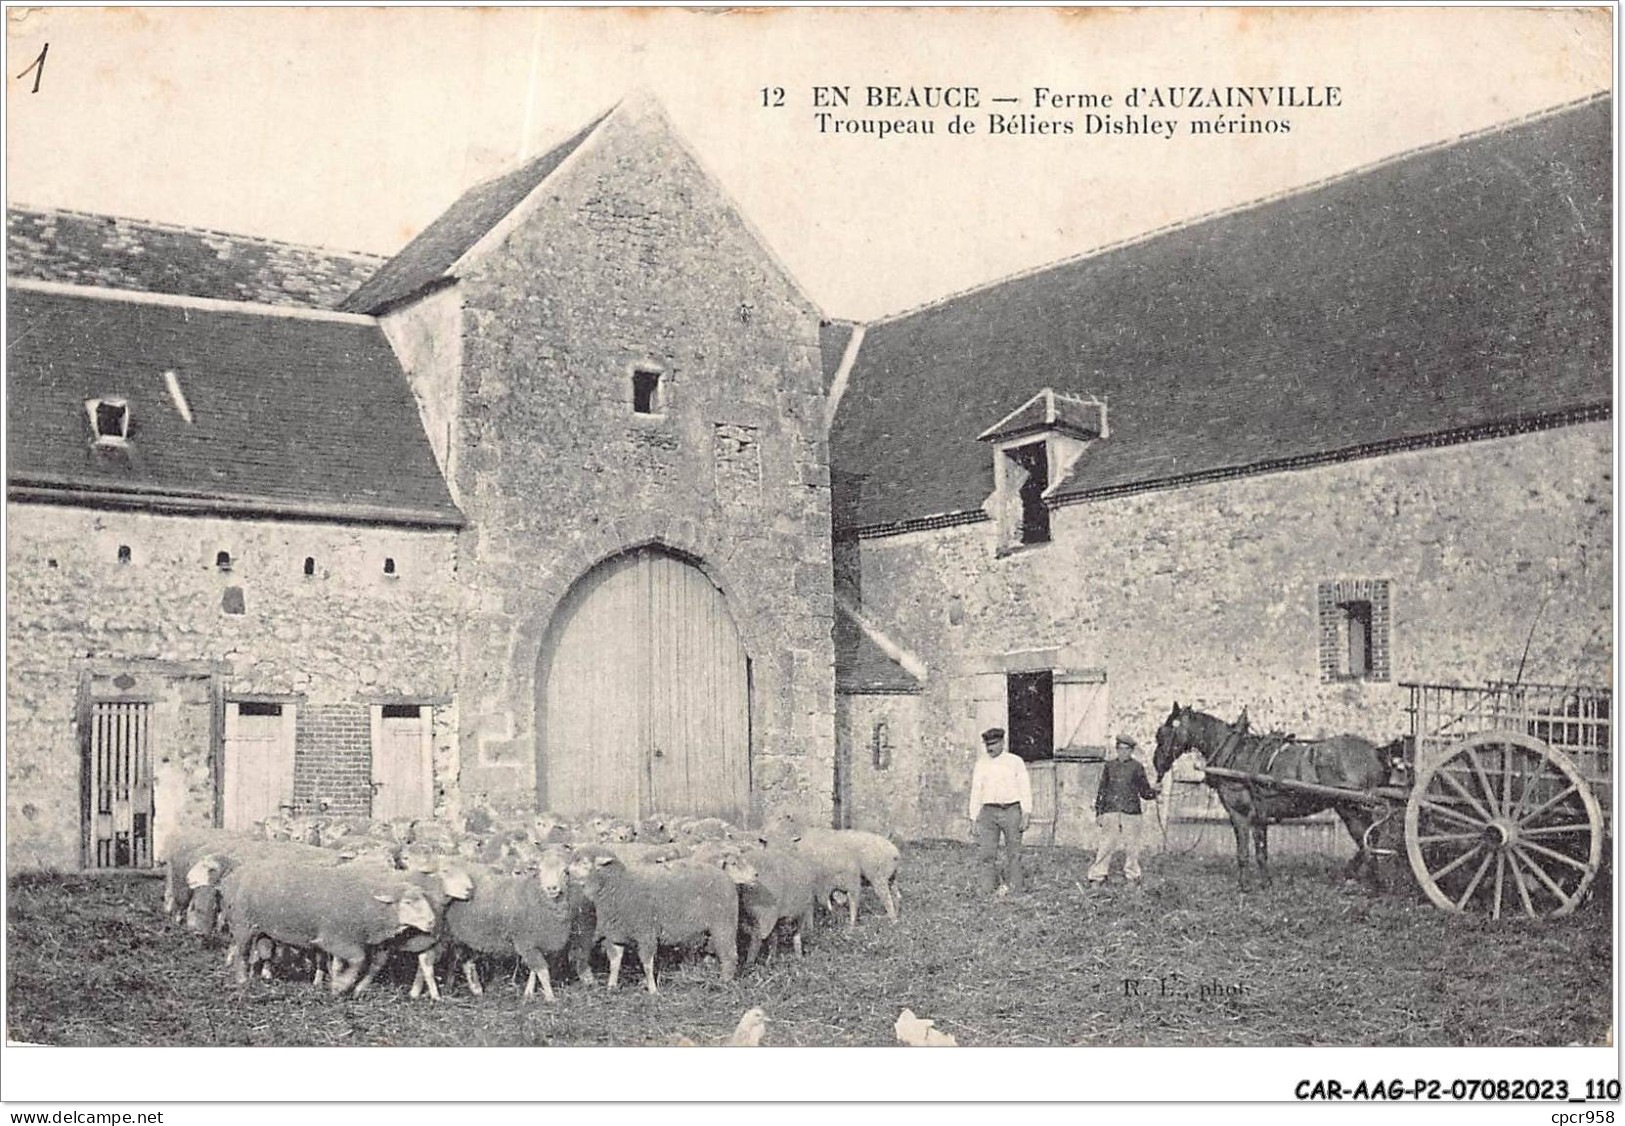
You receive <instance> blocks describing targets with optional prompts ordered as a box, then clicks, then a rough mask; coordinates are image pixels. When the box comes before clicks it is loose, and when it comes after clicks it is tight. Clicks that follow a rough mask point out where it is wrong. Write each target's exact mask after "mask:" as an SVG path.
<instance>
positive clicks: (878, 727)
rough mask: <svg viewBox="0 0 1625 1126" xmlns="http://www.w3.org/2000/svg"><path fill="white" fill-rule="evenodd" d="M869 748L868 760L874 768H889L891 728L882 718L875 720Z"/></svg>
mask: <svg viewBox="0 0 1625 1126" xmlns="http://www.w3.org/2000/svg"><path fill="white" fill-rule="evenodd" d="M869 750H870V761H871V762H872V763H873V765H874V768H875V769H876V770H890V769H891V751H892V746H891V730H890V728H889V726H888V724H887V723H886V721H885V720H884V719H877V720H875V726H874V734H873V736H872V737H871V740H870V745H869Z"/></svg>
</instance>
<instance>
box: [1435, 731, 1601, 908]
mask: <svg viewBox="0 0 1625 1126" xmlns="http://www.w3.org/2000/svg"><path fill="white" fill-rule="evenodd" d="M1418 766H1419V768H1420V769H1419V771H1418V773H1417V777H1416V784H1415V788H1414V789H1413V790H1412V791H1411V795H1410V800H1409V801H1408V802H1407V804H1406V806H1405V851H1406V852H1407V854H1408V855H1409V856H1410V861H1411V871H1413V872H1415V873H1416V880H1417V882H1418V883H1419V884H1421V885H1422V890H1423V891H1425V892H1426V893H1427V896H1428V898H1429V899H1431V900H1432V901H1433V902H1434V903H1435V904H1437V905H1438V906H1440V907H1442V908H1444V909H1445V910H1446V911H1458V912H1463V913H1469V912H1470V913H1474V914H1487V915H1489V916H1490V917H1491V918H1494V919H1499V918H1500V917H1501V912H1502V911H1503V910H1508V911H1522V912H1523V913H1524V914H1525V915H1527V916H1528V917H1530V918H1532V919H1555V918H1558V917H1559V916H1562V915H1567V914H1568V913H1569V912H1570V911H1573V910H1574V909H1575V908H1576V907H1578V906H1579V905H1580V900H1581V898H1582V897H1583V896H1584V895H1585V891H1586V888H1588V887H1589V886H1590V885H1591V880H1592V878H1593V877H1595V876H1596V874H1597V866H1598V864H1599V863H1601V861H1602V836H1603V833H1602V811H1601V809H1600V808H1599V807H1598V805H1597V799H1596V797H1595V796H1594V795H1593V794H1592V792H1591V787H1590V786H1588V785H1587V784H1586V781H1585V779H1584V778H1583V777H1581V775H1580V772H1579V771H1578V770H1576V769H1575V766H1574V763H1573V761H1572V760H1571V759H1570V758H1569V757H1568V756H1567V755H1565V754H1563V753H1562V752H1561V751H1557V750H1554V749H1552V748H1551V747H1549V746H1547V745H1546V744H1545V743H1543V742H1541V741H1540V740H1539V739H1534V738H1531V737H1530V736H1528V735H1525V734H1523V733H1522V732H1518V731H1486V732H1484V733H1482V734H1479V735H1474V736H1472V737H1471V738H1469V739H1466V740H1463V741H1462V742H1461V743H1460V744H1458V745H1457V746H1456V747H1454V748H1453V749H1451V750H1450V752H1449V753H1448V754H1445V755H1443V756H1442V757H1440V758H1438V759H1436V760H1435V761H1433V762H1431V763H1419V764H1418Z"/></svg>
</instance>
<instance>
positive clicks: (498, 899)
mask: <svg viewBox="0 0 1625 1126" xmlns="http://www.w3.org/2000/svg"><path fill="white" fill-rule="evenodd" d="M473 876H474V892H473V894H472V895H471V896H469V897H468V898H467V899H464V900H457V901H454V902H453V903H451V904H450V905H449V906H448V907H447V909H446V919H445V925H444V933H445V935H446V937H447V939H448V940H449V942H450V944H451V946H452V948H453V949H454V950H457V951H459V952H460V953H461V954H462V956H463V958H462V966H463V975H464V977H465V978H466V979H467V981H468V987H469V989H470V990H472V991H473V992H474V993H476V994H478V993H482V992H483V990H482V989H481V987H480V981H479V975H478V973H477V971H476V970H475V966H474V955H475V954H497V955H501V954H517V955H518V956H519V958H520V960H521V961H522V962H524V964H525V967H526V968H527V969H528V970H529V971H530V976H529V978H528V979H527V980H526V982H525V996H526V997H530V996H532V995H533V994H534V993H535V991H536V986H537V984H538V983H540V985H541V987H542V995H543V996H544V997H546V998H547V999H548V1000H549V1001H552V1000H553V999H554V998H553V983H552V976H551V973H550V971H549V968H548V958H549V957H550V956H552V955H555V954H562V953H568V954H569V957H570V962H571V964H572V965H573V966H574V967H575V969H576V973H577V974H578V976H580V977H581V979H582V980H583V981H585V982H587V983H588V984H591V982H592V980H593V976H592V970H591V968H590V967H589V966H588V958H589V956H590V954H591V951H592V943H593V923H592V921H591V920H590V919H588V920H578V919H577V917H576V906H577V905H576V904H572V902H571V897H570V896H569V895H568V894H565V893H564V892H563V891H562V890H561V892H560V893H559V894H556V895H555V894H549V891H548V889H547V886H546V884H544V881H543V879H542V877H541V876H539V875H535V874H532V875H524V876H514V875H508V874H505V873H502V872H496V871H492V870H490V869H483V870H482V869H476V870H474V872H473ZM429 973H430V974H431V976H432V973H433V970H432V967H431V969H430V970H429Z"/></svg>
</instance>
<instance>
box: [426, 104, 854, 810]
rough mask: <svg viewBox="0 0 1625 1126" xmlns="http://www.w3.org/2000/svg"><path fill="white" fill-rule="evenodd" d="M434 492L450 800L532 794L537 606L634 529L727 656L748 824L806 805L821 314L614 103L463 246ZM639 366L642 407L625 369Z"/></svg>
mask: <svg viewBox="0 0 1625 1126" xmlns="http://www.w3.org/2000/svg"><path fill="white" fill-rule="evenodd" d="M456 291H457V293H458V294H460V296H461V300H462V302H463V305H462V324H463V346H462V374H461V386H462V394H461V400H460V403H461V406H460V411H459V415H458V419H459V421H458V426H459V440H458V444H457V449H456V453H455V456H454V458H453V463H454V464H455V465H456V467H457V468H456V495H457V496H458V498H459V501H460V503H461V504H462V506H463V508H464V511H465V512H466V513H467V514H468V515H469V517H470V525H469V528H468V529H467V531H466V532H465V533H464V534H463V545H462V548H461V578H462V580H463V581H464V582H466V583H467V584H468V587H469V590H470V592H471V596H470V605H469V616H468V619H467V628H466V629H465V630H464V632H463V634H462V650H461V657H460V664H461V667H462V669H463V670H464V675H465V681H464V687H465V691H464V694H463V698H462V712H461V717H462V739H461V746H462V750H463V771H462V780H463V790H464V795H463V796H464V798H465V799H467V800H471V801H482V802H487V803H489V804H492V805H495V806H511V807H518V808H528V807H529V806H530V805H532V804H533V802H534V800H535V786H536V756H537V745H536V744H537V736H536V730H537V724H536V714H535V713H536V705H535V696H536V683H537V678H538V675H539V669H538V661H539V657H540V650H541V646H542V642H543V637H544V634H545V631H546V629H547V627H548V624H549V622H550V620H551V619H552V615H553V612H554V610H555V608H556V607H557V606H558V604H559V602H560V600H561V599H562V598H563V596H564V595H565V594H566V592H567V591H568V590H569V589H570V587H571V585H572V584H573V583H575V582H576V581H577V580H578V579H579V578H580V577H581V576H582V575H584V574H585V573H586V572H587V571H588V570H590V569H591V568H592V567H593V566H594V565H595V564H597V563H599V562H601V561H602V560H604V559H606V558H609V557H611V556H613V555H615V554H617V553H619V552H623V551H625V550H628V549H630V548H634V547H637V546H640V545H642V544H649V543H653V544H658V545H662V546H664V547H667V548H670V549H673V550H675V551H677V552H680V553H682V554H683V555H685V556H687V557H690V558H693V559H695V560H698V564H699V566H700V567H701V569H702V570H704V571H705V573H706V574H707V575H708V576H709V577H710V578H711V580H712V581H713V582H714V583H715V584H716V585H717V586H718V587H719V588H720V589H721V590H722V592H723V594H724V596H725V597H726V600H727V604H728V607H729V610H730V612H731V614H732V615H733V618H734V620H735V623H736V625H737V627H738V629H739V633H740V637H741V641H742V643H743V645H744V647H745V651H746V653H747V655H748V656H749V658H750V660H751V671H752V678H753V685H752V689H753V692H752V700H753V704H752V717H751V727H752V760H751V768H752V771H751V774H752V791H753V794H752V801H753V809H754V814H753V815H755V816H763V815H766V814H767V813H768V812H770V811H772V810H777V809H781V808H793V809H795V810H796V811H797V812H800V813H804V814H809V815H812V816H815V817H819V818H827V817H828V816H829V814H830V805H831V779H832V776H833V765H834V721H833V709H834V669H833V663H834V657H833V647H832V641H831V624H832V621H833V602H832V582H831V575H832V566H831V562H830V538H829V472H828V454H827V447H826V444H825V439H824V431H823V390H822V376H821V366H820V353H819V344H818V334H819V324H820V318H819V314H818V312H817V311H816V310H815V309H814V308H812V307H811V306H810V305H809V304H808V303H807V301H806V300H805V298H804V297H802V296H801V295H800V293H799V292H798V291H797V290H796V289H795V288H794V286H793V285H792V283H791V282H790V281H789V280H788V279H787V278H786V276H785V275H784V273H783V272H782V271H781V270H780V268H779V267H778V266H777V265H776V264H775V263H774V261H773V260H772V259H771V257H770V256H769V255H768V254H766V253H765V252H764V250H763V248H762V246H761V244H760V243H759V242H758V241H757V240H756V239H755V238H754V236H753V235H752V233H751V232H750V231H749V230H748V229H747V228H746V226H745V225H744V224H743V222H742V221H741V219H740V218H739V216H738V214H737V213H736V212H735V210H734V209H733V207H732V206H731V204H730V203H729V201H728V200H727V199H726V198H724V197H723V195H722V194H721V193H720V192H719V190H718V189H717V188H716V186H715V184H714V183H713V182H712V181H711V180H710V179H709V178H708V177H707V176H706V175H705V174H704V173H703V172H702V171H701V169H700V168H699V167H698V166H697V165H696V164H695V162H694V160H693V158H692V157H691V155H690V154H689V153H688V152H687V150H686V149H684V148H683V146H682V145H681V144H680V143H679V142H678V141H677V140H676V139H675V138H674V136H673V135H672V133H671V130H670V126H669V124H668V123H667V122H666V120H665V119H664V117H663V115H662V114H661V112H660V111H659V110H658V109H657V108H655V107H653V106H652V105H650V104H648V103H646V102H644V103H639V102H637V101H635V100H634V101H632V102H628V103H626V104H623V106H622V107H621V108H620V109H618V110H617V111H616V112H615V113H614V114H613V115H611V117H610V118H609V119H608V120H606V121H605V122H604V123H603V125H602V126H600V128H599V129H598V130H597V131H596V132H595V133H594V135H593V136H592V137H591V138H590V139H589V140H588V141H586V142H585V143H584V144H583V145H582V147H581V148H580V149H578V150H577V151H576V152H575V153H574V154H573V155H572V156H571V157H570V158H569V160H567V161H566V162H565V164H564V165H563V166H562V167H561V168H560V169H559V170H558V171H557V172H556V173H554V175H553V176H552V178H550V179H549V180H548V181H547V182H546V183H545V184H544V186H543V188H542V190H541V192H540V194H539V197H538V198H533V201H532V203H531V204H527V205H522V206H521V208H520V210H519V211H518V212H516V213H515V215H514V216H513V217H512V219H511V221H510V224H509V228H508V229H507V230H506V233H505V235H502V234H500V233H499V235H498V236H497V241H496V243H495V244H494V245H493V247H492V248H491V249H490V250H489V251H483V252H480V253H478V254H476V255H474V256H473V260H472V261H471V262H470V264H469V265H468V267H467V268H466V269H465V270H464V271H463V272H462V278H461V281H460V282H459V284H458V286H457V288H456ZM640 367H646V368H649V369H651V370H657V371H658V372H659V373H660V390H659V396H660V404H659V410H658V413H656V414H645V415H640V414H636V413H634V411H633V409H632V382H633V372H634V371H635V370H637V369H638V368H640Z"/></svg>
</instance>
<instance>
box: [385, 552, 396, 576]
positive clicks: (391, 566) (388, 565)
mask: <svg viewBox="0 0 1625 1126" xmlns="http://www.w3.org/2000/svg"><path fill="white" fill-rule="evenodd" d="M394 573H395V560H394V557H392V556H390V557H386V558H385V559H384V574H386V575H393V574H394Z"/></svg>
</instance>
